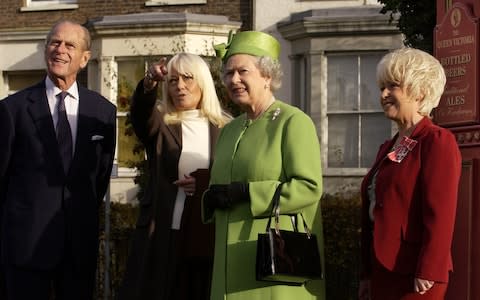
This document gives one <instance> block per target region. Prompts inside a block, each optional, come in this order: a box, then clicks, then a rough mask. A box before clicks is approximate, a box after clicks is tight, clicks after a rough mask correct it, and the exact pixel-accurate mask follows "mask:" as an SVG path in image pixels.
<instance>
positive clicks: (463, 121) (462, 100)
mask: <svg viewBox="0 0 480 300" xmlns="http://www.w3.org/2000/svg"><path fill="white" fill-rule="evenodd" d="M470 11H471V10H470V9H469V8H468V7H467V6H466V5H464V4H463V3H458V2H457V3H454V4H453V6H452V7H451V8H450V10H449V11H448V12H447V13H446V14H445V16H444V17H443V21H442V22H441V23H440V24H438V25H437V26H436V27H435V48H434V52H435V57H436V58H437V59H438V60H439V61H440V63H441V64H442V66H443V68H444V69H445V75H446V76H447V84H446V86H445V91H444V93H443V95H442V98H441V99H440V103H439V105H438V107H437V108H436V109H435V110H434V120H435V122H436V123H437V124H439V125H441V126H446V127H448V126H456V125H469V124H479V123H480V116H479V103H478V101H479V100H480V99H479V98H478V96H479V94H478V91H479V68H480V66H479V65H478V59H479V58H478V56H479V47H478V39H479V35H478V34H479V19H478V18H474V17H473V16H472V14H471V12H470Z"/></svg>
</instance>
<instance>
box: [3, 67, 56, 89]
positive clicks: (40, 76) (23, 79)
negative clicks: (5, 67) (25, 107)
mask: <svg viewBox="0 0 480 300" xmlns="http://www.w3.org/2000/svg"><path fill="white" fill-rule="evenodd" d="M46 75H47V74H46V72H45V70H29V71H11V72H7V77H8V90H9V91H8V93H9V94H12V93H15V92H17V91H20V90H22V89H24V88H27V87H29V86H31V85H34V84H36V83H39V82H40V81H42V80H44V79H45V76H46Z"/></svg>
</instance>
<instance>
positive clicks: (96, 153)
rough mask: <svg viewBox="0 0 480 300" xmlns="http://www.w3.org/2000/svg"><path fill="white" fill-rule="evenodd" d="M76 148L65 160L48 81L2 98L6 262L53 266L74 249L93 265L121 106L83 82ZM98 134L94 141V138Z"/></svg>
mask: <svg viewBox="0 0 480 300" xmlns="http://www.w3.org/2000/svg"><path fill="white" fill-rule="evenodd" d="M79 97H80V100H79V101H80V102H79V111H78V129H77V138H76V145H75V154H74V157H73V159H72V163H71V167H70V170H69V172H68V174H65V171H64V169H63V166H62V161H61V158H60V153H59V150H58V144H57V140H56V134H55V129H54V124H53V121H52V117H51V113H50V109H49V106H48V101H47V96H46V91H45V83H44V82H41V83H39V84H37V85H34V86H32V87H29V88H27V89H25V90H22V91H20V92H18V93H16V94H14V95H11V96H9V97H7V98H6V99H4V100H2V101H0V141H1V142H0V182H1V183H2V185H1V186H0V187H1V190H0V196H1V198H0V199H1V204H2V208H3V212H2V220H1V221H2V223H1V226H2V228H1V229H2V233H1V244H2V249H1V250H2V262H3V263H4V264H12V265H17V266H22V267H27V268H40V269H49V268H52V267H54V266H55V265H56V264H57V263H59V261H60V259H62V258H63V257H64V255H65V253H67V251H68V253H69V255H70V256H69V257H72V258H73V260H74V263H75V264H76V265H77V266H78V268H79V270H84V271H86V272H92V270H93V272H94V271H95V267H96V257H97V253H98V230H99V228H98V208H99V204H100V203H101V201H102V198H103V196H104V194H105V192H106V190H107V186H108V183H109V178H110V172H111V168H112V163H113V157H114V149H115V140H116V137H115V127H116V126H115V122H116V108H115V106H114V105H113V104H112V103H110V102H109V101H108V100H107V99H105V98H104V97H102V96H100V95H99V94H97V93H95V92H93V91H90V90H87V89H85V88H82V87H79ZM95 135H96V136H102V137H103V139H102V138H99V137H97V139H95V138H94V139H92V137H93V136H95Z"/></svg>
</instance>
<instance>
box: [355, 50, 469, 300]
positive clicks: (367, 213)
mask: <svg viewBox="0 0 480 300" xmlns="http://www.w3.org/2000/svg"><path fill="white" fill-rule="evenodd" d="M377 82H378V85H379V87H380V90H381V98H380V104H381V106H382V108H383V110H384V112H385V116H386V117H387V118H389V119H391V120H393V121H394V122H395V123H396V124H397V125H398V133H397V134H396V135H395V136H394V137H393V138H392V139H391V140H388V141H386V142H385V143H384V144H383V145H381V146H380V150H379V152H378V154H377V158H376V161H375V163H374V164H373V167H372V168H371V170H370V172H368V174H367V175H366V176H365V178H364V180H363V183H362V274H361V276H362V278H361V282H360V288H359V298H360V299H361V300H366V299H369V300H390V299H391V300H400V299H401V300H413V299H421V300H429V299H444V295H445V292H446V289H447V282H448V273H449V271H451V270H452V259H451V253H450V248H451V243H452V235H453V228H454V222H455V210H456V205H457V189H458V182H459V178H460V171H461V156H460V151H459V149H458V146H457V143H456V140H455V137H454V136H453V134H452V133H450V131H448V130H446V129H443V128H441V127H439V126H436V125H434V124H433V123H432V121H431V119H430V113H431V111H432V109H433V108H434V107H436V106H437V105H438V103H439V101H440V96H441V95H442V93H443V90H444V86H445V82H446V78H445V73H444V70H443V68H442V66H441V65H440V63H439V62H438V60H437V59H435V58H434V57H433V56H431V55H430V54H427V53H425V52H423V51H420V50H417V49H412V48H404V49H399V50H396V51H393V52H391V53H389V54H387V55H386V56H385V57H383V59H382V60H381V61H380V63H379V64H378V66H377Z"/></svg>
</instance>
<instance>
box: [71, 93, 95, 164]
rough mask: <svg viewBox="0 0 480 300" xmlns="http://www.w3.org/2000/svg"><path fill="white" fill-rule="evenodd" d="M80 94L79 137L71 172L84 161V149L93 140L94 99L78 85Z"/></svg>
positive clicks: (76, 142)
mask: <svg viewBox="0 0 480 300" xmlns="http://www.w3.org/2000/svg"><path fill="white" fill-rule="evenodd" d="M78 96H79V99H78V101H79V102H78V115H77V137H76V141H75V152H74V154H73V158H72V165H71V167H70V172H72V171H73V170H75V169H76V168H77V165H78V164H79V163H81V162H82V159H81V156H82V153H84V149H87V147H88V143H90V142H91V140H90V138H91V136H90V134H91V128H92V126H93V125H94V122H93V120H94V116H95V108H96V105H95V102H94V100H93V99H91V98H90V97H88V96H87V95H86V94H85V92H84V88H82V87H80V86H79V87H78Z"/></svg>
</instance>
